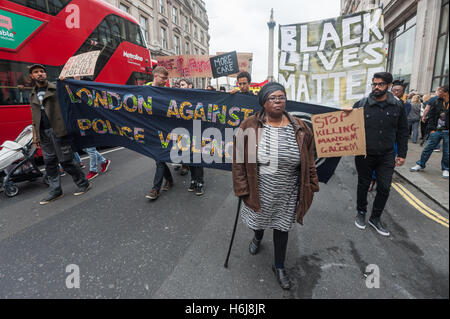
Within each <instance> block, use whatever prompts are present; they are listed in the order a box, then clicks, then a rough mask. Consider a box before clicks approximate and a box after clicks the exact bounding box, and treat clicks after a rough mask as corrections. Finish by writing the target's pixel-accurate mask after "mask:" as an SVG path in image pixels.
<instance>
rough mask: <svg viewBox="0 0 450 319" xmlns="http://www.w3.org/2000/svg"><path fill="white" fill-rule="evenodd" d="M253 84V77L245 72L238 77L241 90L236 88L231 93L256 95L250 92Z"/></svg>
mask: <svg viewBox="0 0 450 319" xmlns="http://www.w3.org/2000/svg"><path fill="white" fill-rule="evenodd" d="M251 82H252V77H251V75H250V73H248V72H245V71H244V72H241V73H239V74H238V76H237V84H238V86H239V89H237V88H236V89H234V90H233V91H231V92H230V93H231V94H236V93H240V94H246V95H255V94H253V92H252V91H251V90H250V83H251Z"/></svg>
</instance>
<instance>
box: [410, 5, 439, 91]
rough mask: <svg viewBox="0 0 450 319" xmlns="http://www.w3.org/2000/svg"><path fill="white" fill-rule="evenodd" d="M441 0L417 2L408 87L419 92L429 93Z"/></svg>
mask: <svg viewBox="0 0 450 319" xmlns="http://www.w3.org/2000/svg"><path fill="white" fill-rule="evenodd" d="M440 17H441V1H436V0H419V1H418V2H417V24H416V39H415V45H414V52H411V54H414V60H413V61H414V62H413V72H412V75H411V84H410V86H409V87H410V88H412V89H415V90H417V91H418V92H419V93H429V92H430V91H431V84H432V83H431V82H432V78H433V71H434V64H435V55H436V48H437V39H438V34H439V20H440Z"/></svg>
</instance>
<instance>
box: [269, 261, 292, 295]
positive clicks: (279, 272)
mask: <svg viewBox="0 0 450 319" xmlns="http://www.w3.org/2000/svg"><path fill="white" fill-rule="evenodd" d="M272 270H273V272H274V273H275V277H277V281H278V283H279V284H280V287H281V288H283V289H284V290H289V289H291V281H290V280H289V277H288V275H287V274H286V270H285V269H284V268H281V269H280V268H275V266H272Z"/></svg>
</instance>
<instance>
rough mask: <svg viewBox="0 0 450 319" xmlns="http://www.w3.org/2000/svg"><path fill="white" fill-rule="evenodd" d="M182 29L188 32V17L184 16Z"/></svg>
mask: <svg viewBox="0 0 450 319" xmlns="http://www.w3.org/2000/svg"><path fill="white" fill-rule="evenodd" d="M184 30H185V31H187V32H189V18H188V17H187V16H184Z"/></svg>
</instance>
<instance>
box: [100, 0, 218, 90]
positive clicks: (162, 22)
mask: <svg viewBox="0 0 450 319" xmlns="http://www.w3.org/2000/svg"><path fill="white" fill-rule="evenodd" d="M104 1H106V2H108V3H110V4H112V5H113V6H115V7H117V8H119V9H121V10H123V11H125V12H127V13H129V14H131V15H132V16H133V17H134V18H135V19H136V20H137V21H138V22H139V24H140V25H141V28H142V33H143V35H144V38H145V40H146V42H147V47H148V48H149V50H150V53H151V56H152V58H155V57H156V56H161V55H181V54H200V55H208V54H209V40H210V36H209V33H208V31H209V21H208V14H207V12H206V6H205V2H204V1H203V0H104ZM193 80H194V82H195V84H194V85H195V87H196V88H205V86H206V85H207V82H208V80H207V79H193Z"/></svg>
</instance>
